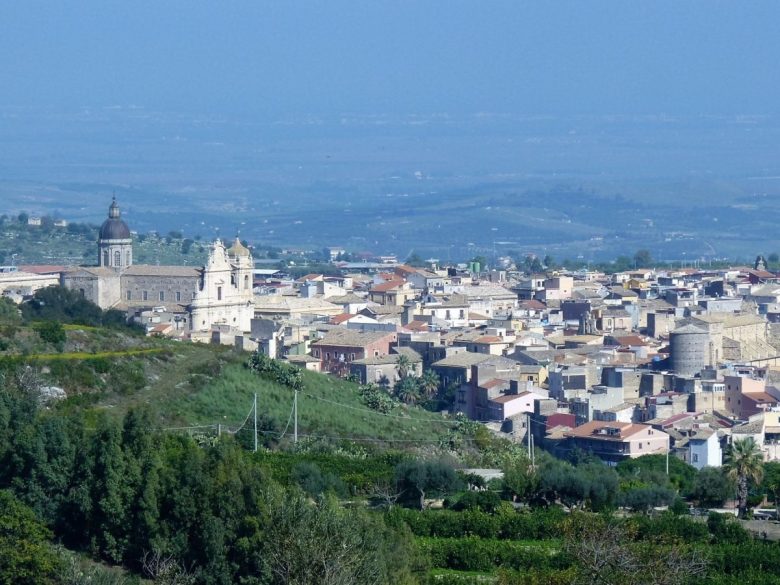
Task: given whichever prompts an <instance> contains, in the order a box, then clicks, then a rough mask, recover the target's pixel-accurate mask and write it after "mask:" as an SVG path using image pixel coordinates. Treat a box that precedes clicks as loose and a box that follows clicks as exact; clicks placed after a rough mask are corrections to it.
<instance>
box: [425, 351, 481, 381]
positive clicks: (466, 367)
mask: <svg viewBox="0 0 780 585" xmlns="http://www.w3.org/2000/svg"><path fill="white" fill-rule="evenodd" d="M490 358H491V356H490V355H486V354H481V353H471V352H469V351H460V352H457V353H454V354H452V355H448V356H447V357H445V358H444V359H441V360H439V361H437V362H434V363H433V364H431V369H432V370H433V371H434V372H436V375H437V376H439V379H440V380H441V382H442V384H443V385H444V386H449V385H451V384H454V385H458V386H459V385H460V384H463V383H466V382H469V381H470V380H471V367H472V366H474V365H477V364H481V363H482V362H485V361H487V360H489V359H490Z"/></svg>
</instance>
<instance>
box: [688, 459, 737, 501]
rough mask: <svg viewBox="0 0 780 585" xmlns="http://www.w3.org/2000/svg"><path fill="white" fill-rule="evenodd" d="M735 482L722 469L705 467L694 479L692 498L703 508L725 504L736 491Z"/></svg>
mask: <svg viewBox="0 0 780 585" xmlns="http://www.w3.org/2000/svg"><path fill="white" fill-rule="evenodd" d="M734 487H735V486H734V482H733V481H732V480H730V479H729V478H728V476H726V474H725V473H724V472H723V470H722V469H719V468H717V467H704V468H703V469H700V470H699V473H697V474H696V479H694V480H693V489H692V490H691V494H690V495H691V498H693V499H694V500H695V501H696V502H698V504H699V506H701V507H703V508H714V507H719V506H722V505H723V502H725V501H726V500H728V499H729V497H731V495H732V494H733V493H734Z"/></svg>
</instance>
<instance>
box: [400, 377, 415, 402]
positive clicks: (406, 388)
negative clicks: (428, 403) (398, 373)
mask: <svg viewBox="0 0 780 585" xmlns="http://www.w3.org/2000/svg"><path fill="white" fill-rule="evenodd" d="M395 395H396V396H397V397H398V400H400V401H401V402H403V403H405V404H415V403H416V402H417V401H418V400H419V399H420V386H419V384H418V383H417V379H416V378H412V377H408V378H401V379H400V380H398V382H397V383H396V385H395Z"/></svg>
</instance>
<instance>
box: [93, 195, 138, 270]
mask: <svg viewBox="0 0 780 585" xmlns="http://www.w3.org/2000/svg"><path fill="white" fill-rule="evenodd" d="M132 264H133V238H132V236H131V235H130V228H128V227H127V224H126V223H125V222H124V221H123V220H122V213H121V212H120V210H119V205H118V204H117V202H116V196H114V199H113V201H111V206H110V207H109V208H108V219H106V221H104V222H103V225H102V226H100V235H99V236H98V266H102V267H105V268H113V269H114V270H117V271H121V270H124V269H125V268H128V267H129V266H131V265H132Z"/></svg>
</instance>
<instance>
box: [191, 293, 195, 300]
mask: <svg viewBox="0 0 780 585" xmlns="http://www.w3.org/2000/svg"><path fill="white" fill-rule="evenodd" d="M192 300H193V301H194V300H195V291H192Z"/></svg>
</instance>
